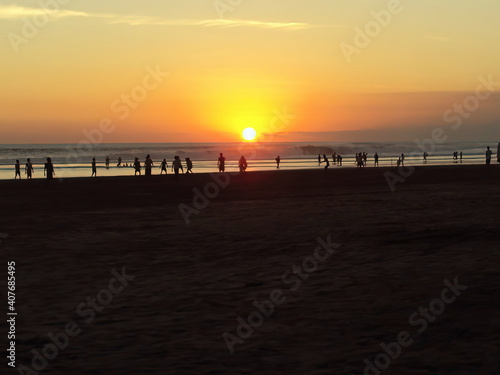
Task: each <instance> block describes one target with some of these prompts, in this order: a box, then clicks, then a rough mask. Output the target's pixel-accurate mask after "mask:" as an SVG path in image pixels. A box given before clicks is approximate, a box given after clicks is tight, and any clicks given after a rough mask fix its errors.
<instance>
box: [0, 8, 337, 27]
mask: <svg viewBox="0 0 500 375" xmlns="http://www.w3.org/2000/svg"><path fill="white" fill-rule="evenodd" d="M43 14H48V15H49V16H50V17H52V18H55V19H57V18H67V17H85V18H97V19H102V20H103V22H106V23H108V24H126V25H130V26H154V25H157V26H197V27H221V28H231V27H257V28H267V29H289V30H300V29H308V28H316V27H329V26H324V25H323V26H320V25H312V24H308V23H303V22H265V21H254V20H226V19H207V20H196V19H168V18H162V17H149V16H135V15H130V16H128V15H120V14H111V13H87V12H78V11H71V10H63V9H61V10H44V9H42V8H30V7H22V6H17V5H7V6H6V5H0V19H16V18H23V17H33V16H39V15H43ZM332 27H335V26H334V25H332Z"/></svg>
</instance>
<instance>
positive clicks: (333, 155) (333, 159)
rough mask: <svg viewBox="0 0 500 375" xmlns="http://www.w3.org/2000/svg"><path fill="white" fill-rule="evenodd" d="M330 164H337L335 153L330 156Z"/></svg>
mask: <svg viewBox="0 0 500 375" xmlns="http://www.w3.org/2000/svg"><path fill="white" fill-rule="evenodd" d="M332 163H333V165H335V164H337V153H336V152H334V153H333V154H332Z"/></svg>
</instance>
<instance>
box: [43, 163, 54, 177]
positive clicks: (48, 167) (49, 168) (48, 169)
mask: <svg viewBox="0 0 500 375" xmlns="http://www.w3.org/2000/svg"><path fill="white" fill-rule="evenodd" d="M43 175H44V176H45V175H47V180H52V179H53V178H54V165H53V164H52V159H51V158H47V163H45V166H44V168H43Z"/></svg>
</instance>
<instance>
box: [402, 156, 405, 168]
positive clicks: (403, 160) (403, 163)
mask: <svg viewBox="0 0 500 375" xmlns="http://www.w3.org/2000/svg"><path fill="white" fill-rule="evenodd" d="M401 165H402V166H404V165H405V154H401Z"/></svg>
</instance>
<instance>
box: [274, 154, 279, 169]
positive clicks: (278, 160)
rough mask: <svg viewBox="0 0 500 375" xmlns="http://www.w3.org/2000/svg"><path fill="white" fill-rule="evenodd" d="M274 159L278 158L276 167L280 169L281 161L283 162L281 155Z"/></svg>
mask: <svg viewBox="0 0 500 375" xmlns="http://www.w3.org/2000/svg"><path fill="white" fill-rule="evenodd" d="M274 160H276V169H280V162H281V158H280V156H279V155H278V157H277V158H276V159H274Z"/></svg>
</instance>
